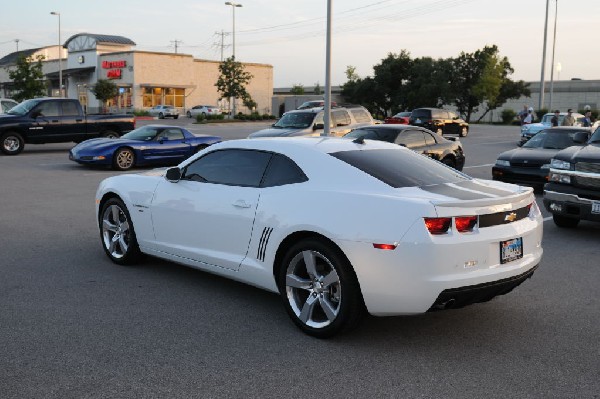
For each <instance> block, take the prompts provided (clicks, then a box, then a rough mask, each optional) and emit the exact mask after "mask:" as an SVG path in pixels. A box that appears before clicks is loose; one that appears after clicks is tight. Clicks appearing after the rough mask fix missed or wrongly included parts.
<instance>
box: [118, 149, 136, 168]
mask: <svg viewBox="0 0 600 399" xmlns="http://www.w3.org/2000/svg"><path fill="white" fill-rule="evenodd" d="M117 165H119V167H120V168H122V169H129V168H131V165H133V153H132V152H131V151H119V153H118V154H117Z"/></svg>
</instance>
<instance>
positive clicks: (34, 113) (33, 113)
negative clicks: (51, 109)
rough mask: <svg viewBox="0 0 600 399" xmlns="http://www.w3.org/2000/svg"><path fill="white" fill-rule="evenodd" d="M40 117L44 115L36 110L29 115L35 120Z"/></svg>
mask: <svg viewBox="0 0 600 399" xmlns="http://www.w3.org/2000/svg"><path fill="white" fill-rule="evenodd" d="M40 115H42V111H40V110H39V109H34V110H33V111H31V114H29V116H31V117H32V118H33V119H36V118H37V117H39V116H40Z"/></svg>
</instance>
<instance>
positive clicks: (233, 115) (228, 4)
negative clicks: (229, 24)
mask: <svg viewBox="0 0 600 399" xmlns="http://www.w3.org/2000/svg"><path fill="white" fill-rule="evenodd" d="M225 5H226V6H231V9H232V10H233V28H232V36H233V61H235V8H236V7H241V6H242V5H241V4H239V3H234V2H232V1H226V2H225ZM235 112H236V107H235V97H233V114H232V117H235Z"/></svg>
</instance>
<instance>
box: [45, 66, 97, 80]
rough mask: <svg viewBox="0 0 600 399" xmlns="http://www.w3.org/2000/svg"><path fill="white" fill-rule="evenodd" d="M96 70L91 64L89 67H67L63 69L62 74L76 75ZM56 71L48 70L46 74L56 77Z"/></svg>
mask: <svg viewBox="0 0 600 399" xmlns="http://www.w3.org/2000/svg"><path fill="white" fill-rule="evenodd" d="M95 70H96V67H95V66H91V67H83V68H69V69H63V71H62V74H63V76H70V75H78V74H84V73H91V72H94V71H95ZM58 74H59V73H58V72H50V73H47V74H46V77H47V78H52V79H53V78H56V79H58Z"/></svg>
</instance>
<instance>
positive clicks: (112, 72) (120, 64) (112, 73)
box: [102, 60, 127, 79]
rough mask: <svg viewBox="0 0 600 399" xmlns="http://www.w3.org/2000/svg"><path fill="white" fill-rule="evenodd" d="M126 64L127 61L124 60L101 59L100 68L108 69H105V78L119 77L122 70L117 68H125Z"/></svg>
mask: <svg viewBox="0 0 600 399" xmlns="http://www.w3.org/2000/svg"><path fill="white" fill-rule="evenodd" d="M126 66H127V62H126V61H125V60H120V61H102V68H103V69H108V71H106V78H107V79H121V76H122V71H121V69H117V68H125V67H126Z"/></svg>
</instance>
